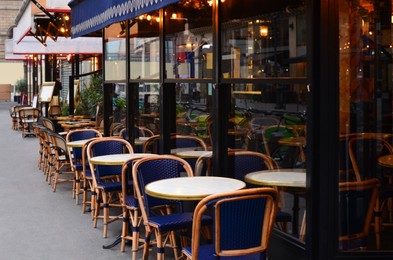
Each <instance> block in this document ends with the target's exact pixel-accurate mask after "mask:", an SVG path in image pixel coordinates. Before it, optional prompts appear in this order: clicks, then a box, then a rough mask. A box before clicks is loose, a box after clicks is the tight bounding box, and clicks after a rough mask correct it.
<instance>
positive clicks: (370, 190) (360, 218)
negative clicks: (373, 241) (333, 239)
mask: <svg viewBox="0 0 393 260" xmlns="http://www.w3.org/2000/svg"><path fill="white" fill-rule="evenodd" d="M379 184H380V182H379V180H378V179H377V178H373V179H369V180H365V181H360V182H342V183H340V184H339V191H340V195H339V210H340V211H339V216H340V237H339V241H340V245H339V247H340V249H341V250H349V249H355V248H361V247H365V246H366V244H367V243H366V241H365V238H367V236H368V233H369V229H370V226H371V219H372V216H373V211H374V208H375V204H376V201H377V197H378V187H379Z"/></svg>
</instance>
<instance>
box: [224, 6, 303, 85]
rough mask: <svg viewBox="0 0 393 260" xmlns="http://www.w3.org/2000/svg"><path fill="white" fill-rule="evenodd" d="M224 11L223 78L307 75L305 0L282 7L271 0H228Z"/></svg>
mask: <svg viewBox="0 0 393 260" xmlns="http://www.w3.org/2000/svg"><path fill="white" fill-rule="evenodd" d="M255 6H264V7H266V8H255ZM269 9H274V10H269ZM222 10H223V13H224V15H223V25H222V34H223V39H222V49H223V55H222V59H223V65H222V71H223V77H224V78H268V77H301V76H302V77H304V76H305V55H306V44H305V37H306V30H305V19H306V18H305V6H304V3H303V1H291V5H282V6H279V5H278V4H277V5H272V4H271V3H270V2H268V1H262V3H261V1H257V0H254V1H247V2H243V1H234V0H228V1H225V2H224V3H223V4H222Z"/></svg>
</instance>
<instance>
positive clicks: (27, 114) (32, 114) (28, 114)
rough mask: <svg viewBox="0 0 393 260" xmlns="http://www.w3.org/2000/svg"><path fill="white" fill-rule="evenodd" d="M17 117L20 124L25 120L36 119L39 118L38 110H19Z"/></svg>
mask: <svg viewBox="0 0 393 260" xmlns="http://www.w3.org/2000/svg"><path fill="white" fill-rule="evenodd" d="M19 117H20V118H21V120H22V122H23V120H25V119H37V120H38V118H39V117H40V110H39V109H38V108H30V107H29V108H24V109H21V110H19Z"/></svg>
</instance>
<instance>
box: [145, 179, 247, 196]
mask: <svg viewBox="0 0 393 260" xmlns="http://www.w3.org/2000/svg"><path fill="white" fill-rule="evenodd" d="M245 186H246V184H245V183H244V182H243V181H240V180H237V179H231V178H225V177H214V176H194V177H179V178H170V179H163V180H159V181H155V182H151V183H149V184H148V185H146V187H145V189H146V193H147V194H149V195H150V196H153V197H157V198H162V199H175V200H201V199H203V198H204V197H206V196H208V195H211V194H215V193H220V192H228V191H235V190H240V189H242V188H244V187H245Z"/></svg>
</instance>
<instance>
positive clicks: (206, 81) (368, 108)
mask: <svg viewBox="0 0 393 260" xmlns="http://www.w3.org/2000/svg"><path fill="white" fill-rule="evenodd" d="M93 2H95V1H88V0H84V1H83V0H79V1H76V0H75V1H72V2H71V3H70V6H71V9H72V11H71V23H72V33H73V35H74V36H73V37H79V36H82V35H84V34H87V33H91V32H94V31H99V30H102V33H103V50H104V51H103V56H104V57H103V60H104V62H103V71H104V73H103V75H104V82H105V84H104V93H105V97H104V98H105V101H104V110H105V117H106V119H105V120H106V125H109V124H110V123H111V122H112V123H113V122H123V123H124V124H126V126H127V129H128V130H130V129H134V127H135V126H144V127H148V128H149V129H150V130H151V131H153V132H154V134H159V135H160V138H161V139H160V140H161V145H160V149H159V153H170V150H171V148H173V147H172V146H171V142H170V140H171V135H173V134H175V133H176V134H183V135H194V136H198V137H200V138H202V139H203V140H204V141H205V142H206V143H207V144H208V146H209V147H210V148H211V149H212V151H213V159H212V162H213V164H212V165H213V167H212V172H211V174H212V175H218V176H229V177H231V176H234V172H233V168H234V167H233V165H232V162H231V159H230V158H229V156H228V150H231V149H236V150H237V149H245V150H252V151H258V152H262V153H266V154H269V155H270V156H272V157H273V158H274V159H275V160H276V161H277V163H278V165H279V167H281V168H291V169H292V168H306V171H307V186H306V190H305V191H302V192H300V193H296V194H295V196H296V200H297V202H298V203H299V205H300V211H299V213H298V214H297V217H298V218H299V219H298V220H297V222H298V224H297V225H294V226H290V227H289V228H288V229H286V230H284V231H283V229H277V230H276V231H275V232H274V234H273V237H272V243H271V246H270V251H271V259H289V258H292V259H371V258H373V259H374V258H390V257H391V255H392V254H393V253H392V247H391V244H392V243H391V242H392V240H391V238H390V240H389V233H390V232H392V231H390V230H389V229H388V228H387V227H386V228H385V226H384V224H385V223H386V222H387V220H386V219H385V218H376V217H375V216H378V214H374V215H373V216H372V217H370V216H371V215H369V218H371V220H365V223H368V225H367V226H368V227H369V228H368V229H367V232H366V233H367V234H366V236H365V237H366V239H367V242H366V244H364V245H363V244H361V243H360V240H362V239H363V238H362V237H361V236H359V237H357V238H358V240H359V241H356V242H353V243H352V240H351V236H349V237H345V233H346V232H349V229H350V228H348V227H347V226H351V225H347V224H345V220H346V219H347V218H348V217H349V216H350V214H349V213H348V212H351V210H352V209H351V205H352V204H350V203H349V204H343V197H342V195H341V194H342V193H341V191H342V190H344V189H345V187H348V186H349V184H345V185H344V184H342V183H352V182H356V183H358V184H359V186H358V187H360V183H361V182H362V181H365V180H369V179H373V178H375V177H377V179H378V181H379V182H380V183H381V185H380V186H379V187H380V190H381V187H383V186H384V185H383V182H384V181H385V177H386V175H387V174H388V171H389V169H386V168H387V167H386V165H385V166H382V167H381V166H380V165H379V164H378V161H377V160H375V161H372V160H373V159H372V157H371V155H373V156H375V153H374V152H367V151H366V150H365V149H360V148H359V146H358V147H354V148H352V149H353V150H355V151H356V152H358V153H360V154H361V155H362V156H365V158H367V159H368V160H369V161H370V162H371V164H373V166H372V168H373V171H374V170H375V174H374V172H373V174H371V173H370V174H365V175H364V174H362V173H359V174H357V171H358V172H361V170H360V168H361V167H360V163H359V162H358V164H359V165H357V166H359V167H355V169H354V167H353V165H354V163H355V159H356V158H355V157H356V156H357V154H356V152H353V153H352V155H350V152H349V151H350V148H351V146H352V144H353V143H354V141H351V140H352V138H353V137H355V139H356V138H358V137H359V138H360V137H361V138H363V139H362V140H363V141H364V139H365V138H364V137H365V135H364V133H367V138H368V137H370V136H372V137H373V138H370V139H373V140H374V139H375V140H376V139H378V142H379V141H380V140H381V139H383V140H384V141H383V142H387V143H390V144H391V139H390V135H391V134H392V103H391V96H392V79H391V78H392V77H391V75H392V66H391V63H392V57H391V55H392V45H393V42H392V37H391V35H392V20H391V17H392V15H391V13H392V2H391V1H366V0H346V1H312V0H308V1H300V0H299V1H285V0H282V1H274V2H271V1H257V0H252V1H237V0H225V1H223V0H221V1H187V0H185V1H167V2H164V1H145V2H144V1H139V2H138V1H135V2H134V1H126V0H123V1H120V0H117V1H105V3H106V6H105V4H102V6H100V5H101V4H100V5H98V6H95V8H91V6H89V5H92V4H93ZM142 2H143V3H144V4H145V5H142ZM139 4H140V5H139ZM144 8H146V9H144ZM91 9H94V12H93V11H92V13H86V10H91ZM83 12H85V13H84V15H82V13H83ZM122 99H124V100H126V101H125V102H126V103H125V107H124V106H120V105H119V104H120V103H121V100H122ZM267 119H269V120H271V121H270V122H269V123H267V122H266V121H265V122H263V120H267ZM278 125H279V126H286V130H285V132H281V135H282V136H281V137H293V136H295V137H296V138H297V139H296V140H298V141H299V142H300V140H303V141H302V142H300V143H299V142H296V143H294V144H291V145H286V149H285V150H280V149H279V148H277V147H274V149H273V145H274V144H273V143H272V140H271V139H270V137H271V135H272V134H271V133H270V136H269V138H268V137H267V130H266V129H267V128H268V126H269V127H271V126H273V128H274V129H273V128H271V129H273V130H272V131H273V132H278V131H276V130H277V129H278V128H279V126H278ZM128 132H129V135H128V139H129V140H130V142H132V143H133V144H134V145H135V142H134V141H135V139H136V138H137V137H138V133H137V132H135V131H128ZM361 133H363V134H361ZM371 133H372V134H371ZM381 136H382V137H381ZM380 137H381V138H380ZM267 143H268V145H266V144H267ZM342 143H344V144H345V145H344V146H342ZM269 145H270V146H269ZM288 147H290V148H288ZM373 147H376V145H374V146H373ZM356 148H357V149H356ZM268 149H270V150H268ZM355 154H356V155H355ZM380 155H381V154H378V156H379V157H380ZM349 164H351V166H349ZM342 166H344V167H342ZM387 179H389V178H387ZM293 194H294V193H292V192H289V191H288V190H283V192H282V196H283V198H284V199H285V200H286V201H285V205H282V209H283V210H286V211H290V212H291V210H292V207H293V205H292V204H291V203H292V202H293V199H295V196H294V195H293ZM379 194H381V193H379ZM366 197H367V196H366ZM368 197H370V196H368ZM347 198H348V197H347ZM378 198H379V199H380V200H379V201H380V202H381V203H382V204H383V199H385V197H382V196H378ZM359 203H360V204H362V203H365V201H364V200H361V201H360V200H358V204H359ZM374 203H375V202H374ZM338 205H340V207H339V206H338ZM367 205H368V204H367ZM370 205H371V204H370ZM383 205H385V204H383ZM373 206H374V204H373ZM364 207H365V206H364ZM347 209H351V210H347ZM378 209H381V212H382V213H381V214H385V208H383V207H380V208H378ZM358 210H360V209H359V208H358ZM291 213H292V214H293V212H291ZM378 213H380V212H378ZM386 214H387V213H386ZM292 217H294V215H293V216H292ZM302 220H303V221H302ZM381 220H382V224H381V227H382V228H381V229H380V231H378V230H379V229H378V227H379V224H378V222H379V221H381ZM362 221H363V220H362V219H361V218H356V220H355V219H354V220H352V219H350V221H349V222H350V223H356V224H359V225H360V224H361V223H362ZM360 226H361V225H360ZM354 244H355V246H354ZM354 247H355V248H356V249H357V250H353V249H354ZM360 248H361V249H362V250H359V249H360Z"/></svg>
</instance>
